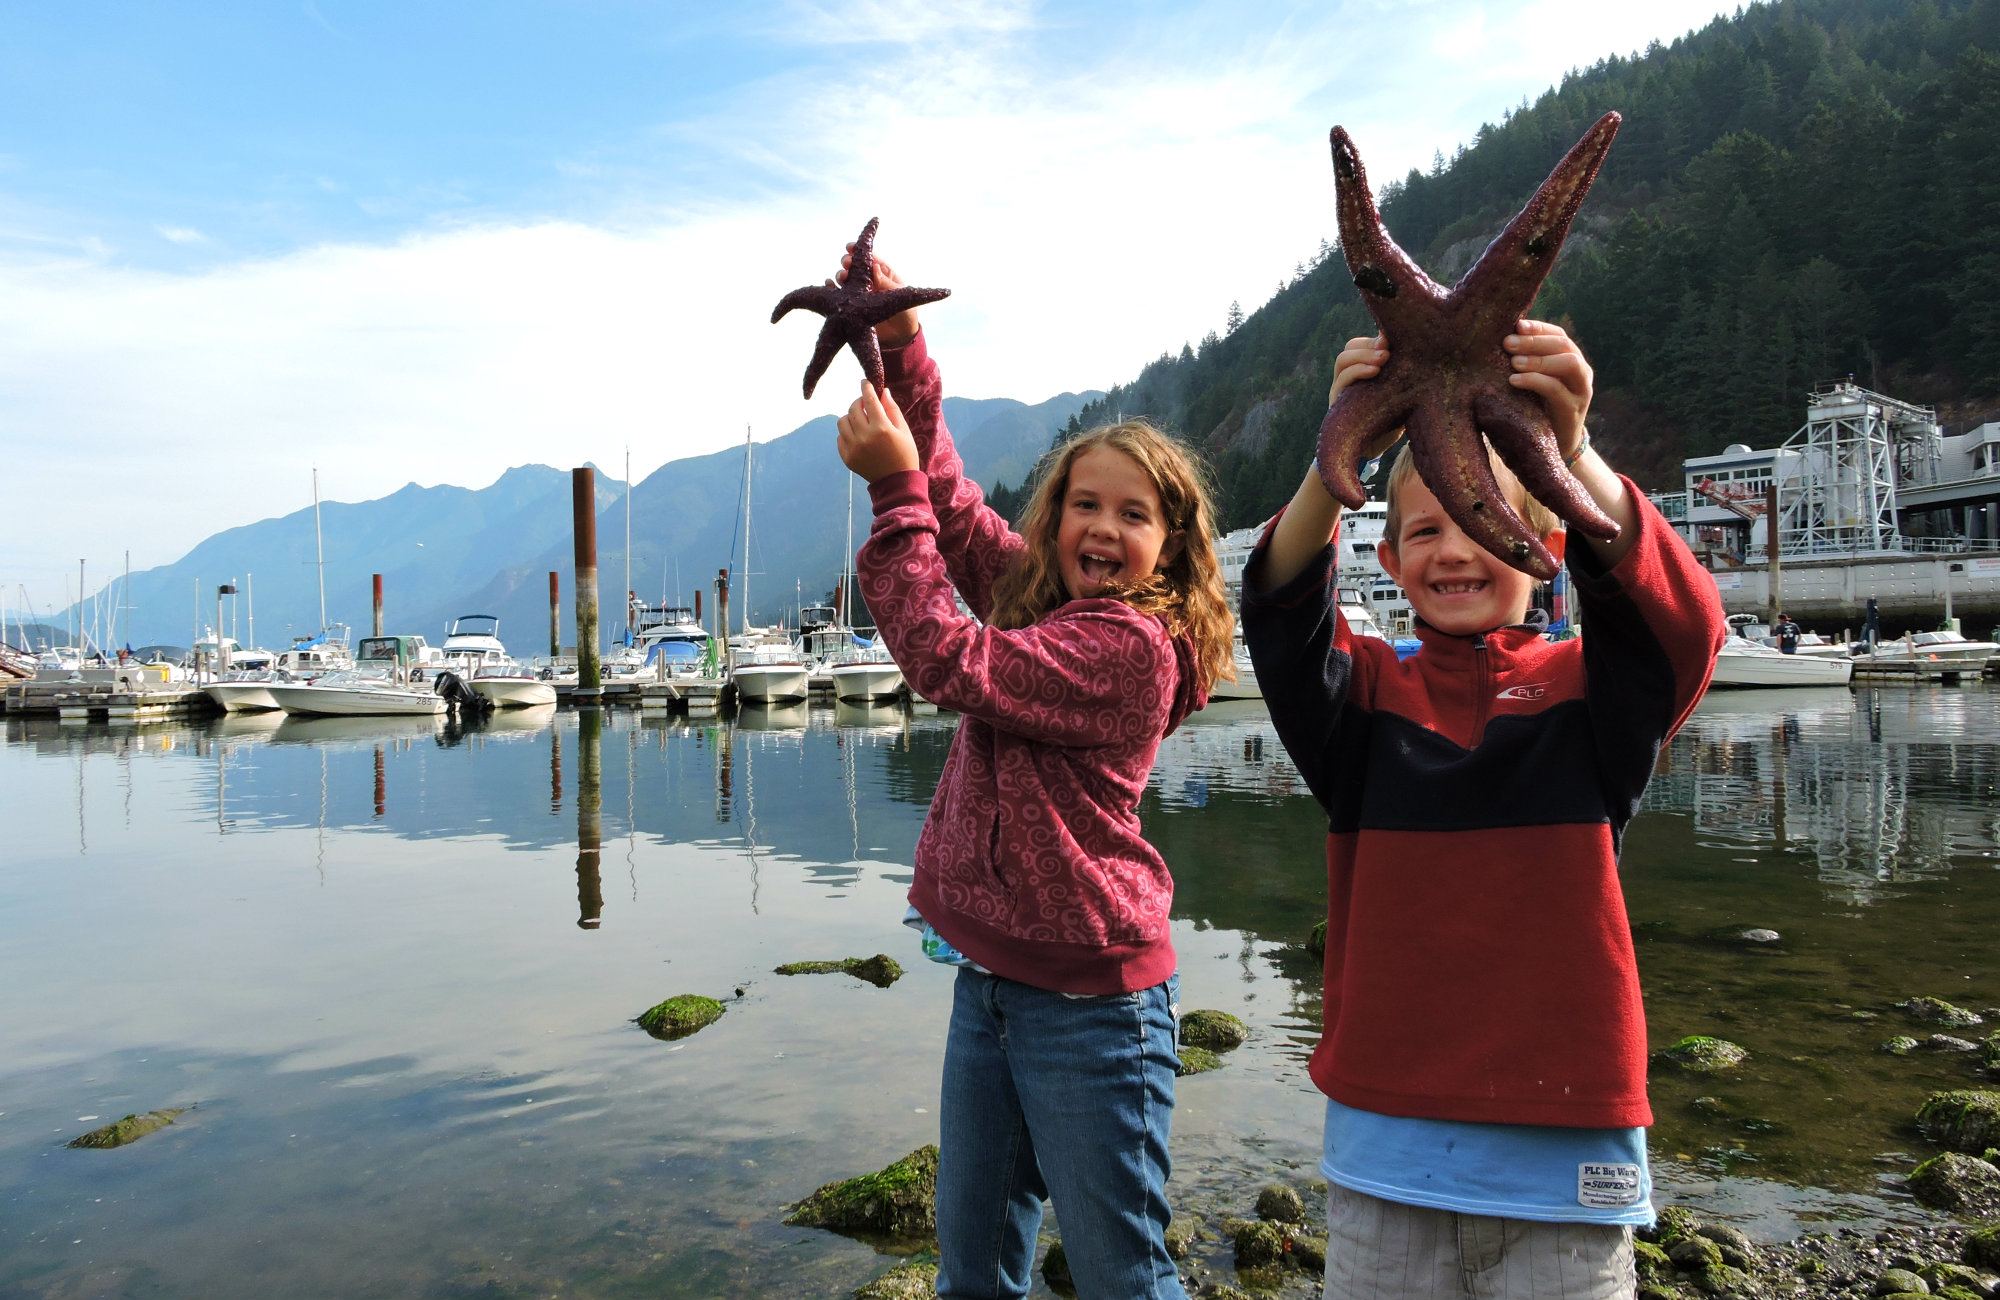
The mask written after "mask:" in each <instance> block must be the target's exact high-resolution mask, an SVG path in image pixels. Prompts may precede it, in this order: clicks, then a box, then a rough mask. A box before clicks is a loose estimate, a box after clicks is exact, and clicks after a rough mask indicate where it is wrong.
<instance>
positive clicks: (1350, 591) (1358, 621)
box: [1208, 587, 1388, 701]
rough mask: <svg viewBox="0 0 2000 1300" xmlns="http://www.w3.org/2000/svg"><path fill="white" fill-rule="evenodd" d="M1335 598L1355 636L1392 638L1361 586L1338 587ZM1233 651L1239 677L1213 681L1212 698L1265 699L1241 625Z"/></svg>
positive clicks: (1380, 639) (1383, 639) (1384, 639)
mask: <svg viewBox="0 0 2000 1300" xmlns="http://www.w3.org/2000/svg"><path fill="white" fill-rule="evenodd" d="M1334 597H1335V602H1336V604H1337V605H1338V607H1339V609H1340V616H1341V618H1343V619H1345V620H1346V621H1347V628H1348V631H1349V632H1351V633H1352V634H1353V635H1355V636H1364V637H1373V638H1374V639H1375V640H1377V641H1386V640H1388V638H1387V637H1386V636H1384V635H1383V633H1382V627H1381V625H1380V624H1378V623H1377V622H1376V621H1375V614H1374V611H1373V610H1371V609H1370V608H1369V607H1368V601H1367V599H1366V597H1364V596H1363V595H1362V594H1361V591H1360V589H1359V588H1355V587H1338V588H1336V589H1335V591H1334ZM1232 653H1233V657H1234V660H1235V664H1236V680H1235V681H1233V682H1224V681H1217V682H1215V683H1213V684H1211V685H1210V686H1209V688H1208V698H1209V699H1211V700H1217V701H1220V700H1261V699H1263V698H1264V691H1263V688H1262V687H1260V686H1259V685H1258V684H1257V668H1256V666H1255V665H1254V664H1252V663H1251V662H1250V651H1249V649H1248V648H1247V647H1246V646H1245V645H1244V644H1243V629H1242V628H1241V627H1238V628H1237V630H1236V641H1235V645H1234V646H1233V647H1232Z"/></svg>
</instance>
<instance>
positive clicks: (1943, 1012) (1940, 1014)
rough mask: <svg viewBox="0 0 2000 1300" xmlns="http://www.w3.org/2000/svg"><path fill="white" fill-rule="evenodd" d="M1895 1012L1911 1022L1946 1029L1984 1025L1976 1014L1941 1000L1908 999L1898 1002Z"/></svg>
mask: <svg viewBox="0 0 2000 1300" xmlns="http://www.w3.org/2000/svg"><path fill="white" fill-rule="evenodd" d="M1896 1010H1898V1011H1900V1012H1902V1013H1903V1014H1904V1015H1907V1016H1908V1017H1909V1018H1910V1019H1912V1020H1920V1021H1922V1022H1923V1023H1924V1024H1927V1025H1943V1026H1944V1027H1945V1028H1947V1029H1970V1028H1972V1026H1974V1025H1978V1024H1984V1023H1985V1021H1984V1020H1982V1019H1981V1017H1980V1015H1979V1013H1978V1012H1976V1011H1967V1010H1966V1009H1965V1008H1964V1007H1955V1006H1953V1005H1952V1004H1951V1003H1949V1002H1946V1001H1945V1000H1944V999H1943V998H1910V999H1908V1000H1906V1001H1903V1002H1898V1003H1897V1004H1896Z"/></svg>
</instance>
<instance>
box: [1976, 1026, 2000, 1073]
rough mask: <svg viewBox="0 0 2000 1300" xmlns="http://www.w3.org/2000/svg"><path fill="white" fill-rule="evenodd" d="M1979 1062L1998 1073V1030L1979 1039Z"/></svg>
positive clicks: (1999, 1041) (1999, 1060)
mask: <svg viewBox="0 0 2000 1300" xmlns="http://www.w3.org/2000/svg"><path fill="white" fill-rule="evenodd" d="M1979 1063H1980V1065H1981V1066H1983V1067H1985V1068H1986V1069H1988V1070H1991V1071H1993V1072H1994V1073H1996V1074H2000V1030H1997V1031H1995V1032H1993V1033H1990V1034H1988V1035H1986V1037H1984V1038H1982V1039H1980V1040H1979Z"/></svg>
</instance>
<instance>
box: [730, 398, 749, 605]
mask: <svg viewBox="0 0 2000 1300" xmlns="http://www.w3.org/2000/svg"><path fill="white" fill-rule="evenodd" d="M736 591H737V594H738V595H740V596H742V598H743V613H742V615H741V616H740V617H739V618H738V619H737V623H736V630H737V632H738V633H740V634H741V635H743V636H748V635H750V426H749V425H747V424H746V425H744V426H743V576H742V580H741V581H739V582H738V583H737V584H736ZM728 631H729V629H728V628H724V629H723V632H724V633H725V634H726V633H727V632H728Z"/></svg>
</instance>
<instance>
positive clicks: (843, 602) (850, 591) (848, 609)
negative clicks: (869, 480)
mask: <svg viewBox="0 0 2000 1300" xmlns="http://www.w3.org/2000/svg"><path fill="white" fill-rule="evenodd" d="M853 564H854V475H852V474H849V475H848V476H847V549H846V550H844V551H842V552H841V553H840V621H841V623H842V624H843V625H845V626H847V627H850V628H851V627H853V626H854V609H853V606H852V602H853V599H854V578H853V570H852V567H851V566H852V565H853Z"/></svg>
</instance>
